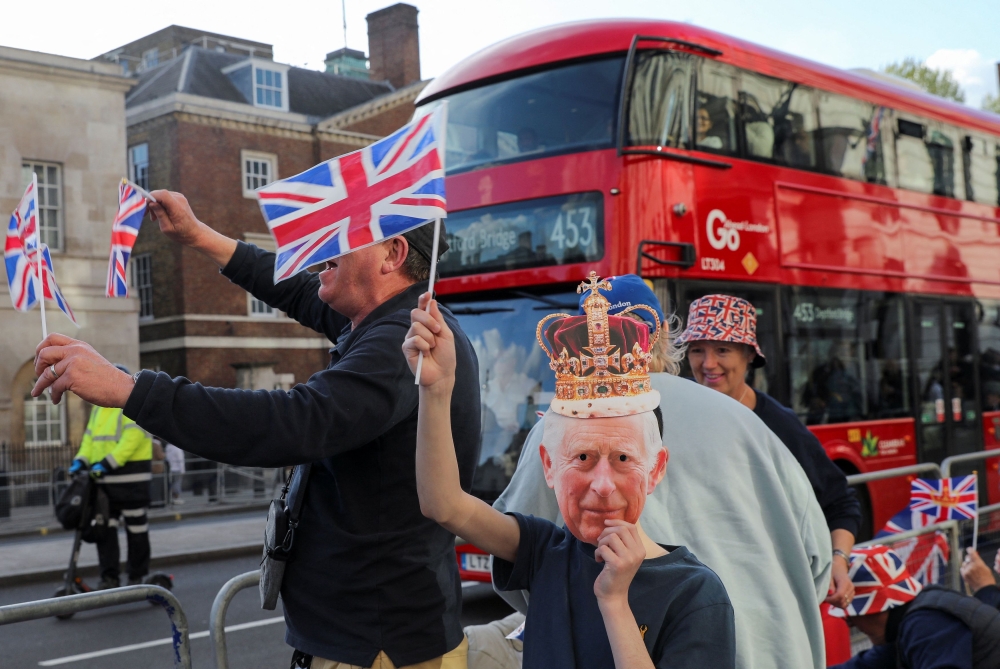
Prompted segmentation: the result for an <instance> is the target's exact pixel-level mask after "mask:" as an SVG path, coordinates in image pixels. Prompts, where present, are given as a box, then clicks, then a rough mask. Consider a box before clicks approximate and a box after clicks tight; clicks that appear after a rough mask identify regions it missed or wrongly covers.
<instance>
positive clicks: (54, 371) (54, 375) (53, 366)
mask: <svg viewBox="0 0 1000 669" xmlns="http://www.w3.org/2000/svg"><path fill="white" fill-rule="evenodd" d="M49 371H50V372H52V380H53V381H55V380H56V379H58V378H59V375H58V374H57V373H56V366H55V365H49Z"/></svg>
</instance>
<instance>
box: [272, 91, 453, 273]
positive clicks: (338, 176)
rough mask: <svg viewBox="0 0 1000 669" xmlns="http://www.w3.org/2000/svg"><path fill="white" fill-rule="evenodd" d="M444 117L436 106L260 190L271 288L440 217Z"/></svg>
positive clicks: (443, 213) (443, 207)
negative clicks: (271, 254)
mask: <svg viewBox="0 0 1000 669" xmlns="http://www.w3.org/2000/svg"><path fill="white" fill-rule="evenodd" d="M446 114H447V111H446V106H445V105H443V104H442V105H441V106H440V107H438V108H437V109H435V110H434V111H433V112H431V113H429V114H426V115H424V116H421V117H420V118H418V119H415V120H413V121H412V122H411V123H409V124H408V125H406V126H404V127H402V128H401V129H399V130H397V131H396V132H395V133H393V134H392V135H390V136H388V137H386V138H385V139H382V140H379V141H378V142H375V143H374V144H372V145H371V146H367V147H365V148H363V149H360V150H359V151H354V152H353V153H348V154H346V155H343V156H340V157H339V158H334V159H333V160H328V161H326V162H325V163H320V164H319V165H316V166H315V167H313V168H310V169H308V170H306V171H305V172H303V173H301V174H297V175H295V176H293V177H289V178H288V179H284V180H282V181H275V182H274V183H271V184H268V185H266V186H263V187H261V188H260V189H259V190H258V191H257V199H258V201H259V203H260V209H261V212H262V213H263V214H264V219H265V220H266V221H267V227H268V228H269V229H270V230H271V234H272V235H273V236H274V239H275V242H276V243H277V247H278V248H277V257H276V259H275V263H274V281H275V283H277V282H279V281H284V280H285V279H288V278H289V277H291V276H293V275H295V274H297V273H298V272H301V271H303V270H305V269H306V268H307V267H310V266H311V265H316V264H319V263H321V262H326V261H327V260H332V259H333V258H336V257H338V256H341V255H344V254H345V253H349V252H351V251H356V250H357V249H360V248H364V247H366V246H369V245H371V244H375V243H377V242H380V241H382V240H383V239H386V238H389V237H393V236H396V235H400V234H402V233H404V232H407V231H408V230H412V229H413V228H416V227H419V226H421V225H424V224H425V223H427V222H428V221H433V220H435V219H439V218H444V217H446V216H447V215H448V211H447V209H446V202H445V190H444V129H445V121H446Z"/></svg>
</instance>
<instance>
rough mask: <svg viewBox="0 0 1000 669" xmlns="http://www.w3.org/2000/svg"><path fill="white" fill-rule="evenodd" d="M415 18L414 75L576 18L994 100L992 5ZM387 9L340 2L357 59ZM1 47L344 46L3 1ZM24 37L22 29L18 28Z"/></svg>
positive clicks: (207, 21)
mask: <svg viewBox="0 0 1000 669" xmlns="http://www.w3.org/2000/svg"><path fill="white" fill-rule="evenodd" d="M409 1H410V3H411V4H414V5H416V7H417V8H418V9H419V10H420V15H419V23H420V38H421V39H420V58H421V68H422V71H421V74H422V75H423V77H424V78H430V77H433V76H436V75H438V74H441V73H442V72H444V71H445V70H446V69H448V67H449V66H451V65H453V64H455V63H457V62H459V61H460V60H461V59H462V58H464V57H465V56H468V55H470V54H472V53H475V52H476V51H478V50H479V49H482V48H483V47H486V46H488V45H490V44H492V43H494V42H497V41H499V40H501V39H504V38H506V37H510V36H512V35H516V34H518V33H521V32H525V31H527V30H531V29H533V28H538V27H542V26H546V25H552V24H555V23H562V22H566V21H574V20H580V19H593V18H607V17H644V18H653V19H667V20H673V21H688V22H691V23H694V24H696V25H699V26H702V27H705V28H710V29H712V30H717V31H719V32H722V33H726V34H729V35H733V36H736V37H740V38H743V39H746V40H749V41H751V42H756V43H758V44H763V45H765V46H769V47H772V48H775V49H779V50H781V51H786V52H789V53H792V54H795V55H798V56H802V57H805V58H810V59H812V60H816V61H820V62H822V63H826V64H828V65H833V66H835V67H841V68H851V67H868V68H872V69H877V68H879V67H882V66H884V65H886V64H888V63H891V62H894V61H899V60H902V59H903V58H905V57H907V56H913V57H916V58H917V59H919V60H922V61H926V62H927V63H928V64H930V65H931V66H933V67H937V68H944V69H949V70H952V72H953V74H954V76H955V77H956V79H957V80H958V82H959V83H960V84H961V85H962V88H964V89H965V92H966V103H967V104H971V105H973V106H976V107H978V106H979V103H980V101H981V99H982V97H983V95H985V94H987V93H989V94H993V95H996V94H997V69H996V63H997V61H1000V40H997V39H996V27H997V26H998V25H1000V2H997V0H978V1H977V2H974V1H971V0H948V1H947V2H945V1H943V0H942V1H937V2H929V1H927V0H908V1H905V2H904V1H901V0H797V1H794V2H793V1H789V0H753V1H752V2H749V1H743V2H740V1H738V0H693V1H692V0H685V1H683V2H678V1H676V0H613V1H612V0H502V1H500V0H409ZM389 4H392V2H391V0H346V14H347V43H348V46H350V47H352V48H356V49H362V50H364V51H366V52H367V43H368V40H367V24H366V23H365V15H367V14H368V13H369V12H372V11H375V10H377V9H381V8H383V7H386V6H388V5H389ZM4 5H5V6H4V12H3V14H4V18H3V21H2V22H0V45H2V46H12V47H18V48H22V49H32V50H35V51H44V52H48V53H55V54H60V55H64V56H73V57H77V58H92V57H94V56H96V55H98V54H100V53H103V52H105V51H110V50H112V49H114V48H115V47H118V46H121V45H122V44H126V43H128V42H130V41H132V40H134V39H137V38H139V37H142V36H143V35H147V34H149V33H151V32H154V31H156V30H159V29H160V28H163V27H165V26H168V25H170V24H172V23H176V24H179V25H184V26H189V27H193V28H198V29H202V30H205V31H208V32H216V33H222V34H226V35H233V36H236V37H242V38H245V39H250V40H255V41H259V42H265V43H268V44H273V45H274V56H275V60H277V61H279V62H283V63H289V64H292V65H298V66H305V67H310V68H313V69H322V67H323V59H324V57H325V55H326V53H327V52H329V51H333V50H335V49H339V48H340V47H342V46H344V34H343V19H342V11H341V2H340V1H339V0H325V1H323V2H321V1H319V0H294V1H292V2H289V1H288V0H286V1H285V2H278V3H275V2H262V1H260V0H241V1H240V2H236V1H234V0H173V1H171V2H166V3H153V4H145V5H143V4H141V3H140V4H125V5H123V4H122V3H121V2H120V0H118V1H112V0H72V1H67V0H49V2H46V3H41V4H37V3H24V2H13V1H9V2H4ZM29 27H30V28H31V29H28V28H29Z"/></svg>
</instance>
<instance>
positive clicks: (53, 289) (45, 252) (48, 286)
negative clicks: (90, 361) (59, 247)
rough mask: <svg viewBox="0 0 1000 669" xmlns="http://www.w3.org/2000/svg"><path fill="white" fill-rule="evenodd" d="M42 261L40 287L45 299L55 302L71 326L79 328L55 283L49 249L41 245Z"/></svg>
mask: <svg viewBox="0 0 1000 669" xmlns="http://www.w3.org/2000/svg"><path fill="white" fill-rule="evenodd" d="M42 261H43V262H42V287H43V288H44V292H45V299H47V300H52V301H53V302H55V303H56V306H57V307H59V310H60V311H62V312H63V313H64V314H66V317H67V318H69V319H70V320H71V321H73V325H75V326H77V327H80V324H79V323H77V322H76V316H74V315H73V310H72V309H70V308H69V302H67V301H66V298H65V297H63V294H62V290H60V289H59V284H58V283H56V272H55V270H54V269H53V268H52V256H51V255H50V254H49V247H48V246H46V245H45V244H42Z"/></svg>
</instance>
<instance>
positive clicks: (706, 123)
mask: <svg viewBox="0 0 1000 669" xmlns="http://www.w3.org/2000/svg"><path fill="white" fill-rule="evenodd" d="M697 130H698V146H700V147H705V148H707V149H721V148H722V138H721V137H719V136H718V135H709V134H708V133H709V131H711V130H712V117H711V116H710V115H709V113H708V109H706V108H705V107H701V108H700V109H698V128H697Z"/></svg>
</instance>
